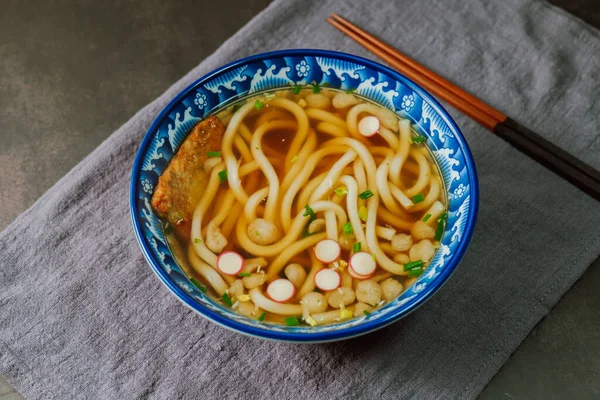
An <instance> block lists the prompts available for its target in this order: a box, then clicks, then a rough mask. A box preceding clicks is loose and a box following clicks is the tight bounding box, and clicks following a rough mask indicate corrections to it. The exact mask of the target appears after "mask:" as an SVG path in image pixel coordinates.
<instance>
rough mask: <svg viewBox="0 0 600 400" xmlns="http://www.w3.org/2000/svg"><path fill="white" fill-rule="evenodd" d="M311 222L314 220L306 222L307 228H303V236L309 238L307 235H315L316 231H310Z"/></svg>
mask: <svg viewBox="0 0 600 400" xmlns="http://www.w3.org/2000/svg"><path fill="white" fill-rule="evenodd" d="M311 222H312V221H309V222H308V223H307V224H306V227H305V228H304V229H303V230H302V237H303V238H307V237H309V236H312V235H314V234H315V232H313V233H310V232H309V231H308V226H309V225H310V223H311Z"/></svg>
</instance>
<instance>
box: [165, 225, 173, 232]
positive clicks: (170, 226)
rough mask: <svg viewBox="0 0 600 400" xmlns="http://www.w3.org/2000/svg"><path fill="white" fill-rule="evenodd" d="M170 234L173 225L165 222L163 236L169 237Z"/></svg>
mask: <svg viewBox="0 0 600 400" xmlns="http://www.w3.org/2000/svg"><path fill="white" fill-rule="evenodd" d="M171 232H173V225H171V224H170V223H168V222H167V223H166V224H165V235H170V234H171Z"/></svg>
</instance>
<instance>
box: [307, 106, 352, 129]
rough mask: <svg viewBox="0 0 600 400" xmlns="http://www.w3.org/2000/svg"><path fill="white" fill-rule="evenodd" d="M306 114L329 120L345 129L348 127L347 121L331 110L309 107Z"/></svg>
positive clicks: (320, 119)
mask: <svg viewBox="0 0 600 400" xmlns="http://www.w3.org/2000/svg"><path fill="white" fill-rule="evenodd" d="M306 115H308V118H310V119H316V120H318V121H322V122H328V123H330V124H333V125H337V126H339V127H340V128H342V129H344V130H345V129H346V121H344V120H343V119H342V118H340V117H338V116H337V115H335V114H332V113H330V112H329V111H325V110H321V109H318V108H307V109H306Z"/></svg>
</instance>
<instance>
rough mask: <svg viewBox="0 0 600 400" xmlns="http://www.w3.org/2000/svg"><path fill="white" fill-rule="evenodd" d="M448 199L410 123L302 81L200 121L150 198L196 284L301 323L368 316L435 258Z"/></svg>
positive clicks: (249, 312)
mask: <svg viewBox="0 0 600 400" xmlns="http://www.w3.org/2000/svg"><path fill="white" fill-rule="evenodd" d="M445 204H446V201H445V198H444V190H443V183H442V181H441V179H440V175H439V170H438V168H437V165H436V164H435V162H434V161H433V157H432V156H431V154H430V152H429V150H428V148H427V147H426V146H425V144H424V137H422V136H420V135H418V134H417V133H416V132H414V131H413V129H412V127H411V124H410V122H409V121H408V120H403V119H401V118H399V117H398V116H397V115H395V114H394V113H392V112H391V111H389V110H387V109H385V108H382V107H380V106H378V105H376V104H374V103H371V102H368V101H366V100H365V99H362V98H360V97H358V96H356V95H354V94H352V93H348V92H343V91H339V90H334V89H326V88H319V87H304V88H301V87H298V86H297V87H295V88H292V89H282V90H277V91H273V92H268V93H263V94H260V95H257V96H254V97H249V98H247V99H245V100H242V101H240V102H239V103H237V104H235V105H233V106H229V107H228V108H227V109H225V110H222V111H221V112H219V113H217V114H215V115H213V116H210V117H208V118H206V119H204V120H203V121H201V122H200V123H199V124H198V125H196V127H194V129H193V130H192V132H191V133H190V135H189V136H188V138H187V139H186V140H185V142H184V143H183V144H182V146H181V147H180V149H179V150H178V152H177V154H176V155H175V156H174V157H173V159H172V160H171V162H170V164H169V166H168V167H167V169H166V171H165V172H164V173H163V175H162V176H161V177H160V179H159V183H158V185H157V188H156V190H155V193H154V195H153V198H152V205H153V207H154V208H155V210H156V211H157V213H158V214H159V215H160V216H161V217H162V218H163V221H164V222H165V232H166V233H167V238H168V240H169V243H170V245H171V248H172V250H173V253H174V254H175V256H176V258H177V260H178V262H179V263H180V264H181V265H182V267H183V269H184V270H185V272H186V273H187V274H188V275H189V276H190V278H192V282H193V283H194V284H195V285H196V286H198V287H199V288H200V289H201V290H205V291H206V292H207V293H208V294H209V295H211V296H212V297H213V298H214V299H215V300H216V301H219V302H221V303H222V304H225V305H227V306H229V307H230V308H231V309H233V310H235V311H236V312H238V313H240V314H242V315H245V316H247V317H249V318H254V319H258V320H260V321H268V322H272V323H282V324H287V325H291V326H293V325H299V324H306V325H311V326H316V325H323V324H329V323H335V322H338V321H345V320H348V319H350V318H355V317H361V316H364V315H368V314H369V313H370V312H372V311H373V310H374V309H376V308H378V307H381V306H382V305H384V304H385V303H386V302H390V301H392V300H393V299H394V298H396V297H398V296H399V295H400V294H401V293H402V292H403V291H404V290H406V289H407V288H408V287H409V286H410V285H411V284H412V283H413V282H414V281H415V280H416V279H417V277H418V276H419V275H420V274H422V273H423V271H424V270H425V269H426V268H427V267H428V264H429V262H430V261H431V259H432V258H433V256H434V254H435V252H436V249H437V247H438V243H439V241H440V240H441V237H442V235H443V232H444V227H445V218H446V205H445Z"/></svg>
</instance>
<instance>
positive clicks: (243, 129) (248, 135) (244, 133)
mask: <svg viewBox="0 0 600 400" xmlns="http://www.w3.org/2000/svg"><path fill="white" fill-rule="evenodd" d="M238 132H239V134H240V136H241V137H242V138H243V139H244V140H245V141H246V143H250V142H251V141H252V132H250V129H249V128H248V125H246V124H245V123H243V122H242V123H240V126H239V128H238Z"/></svg>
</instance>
